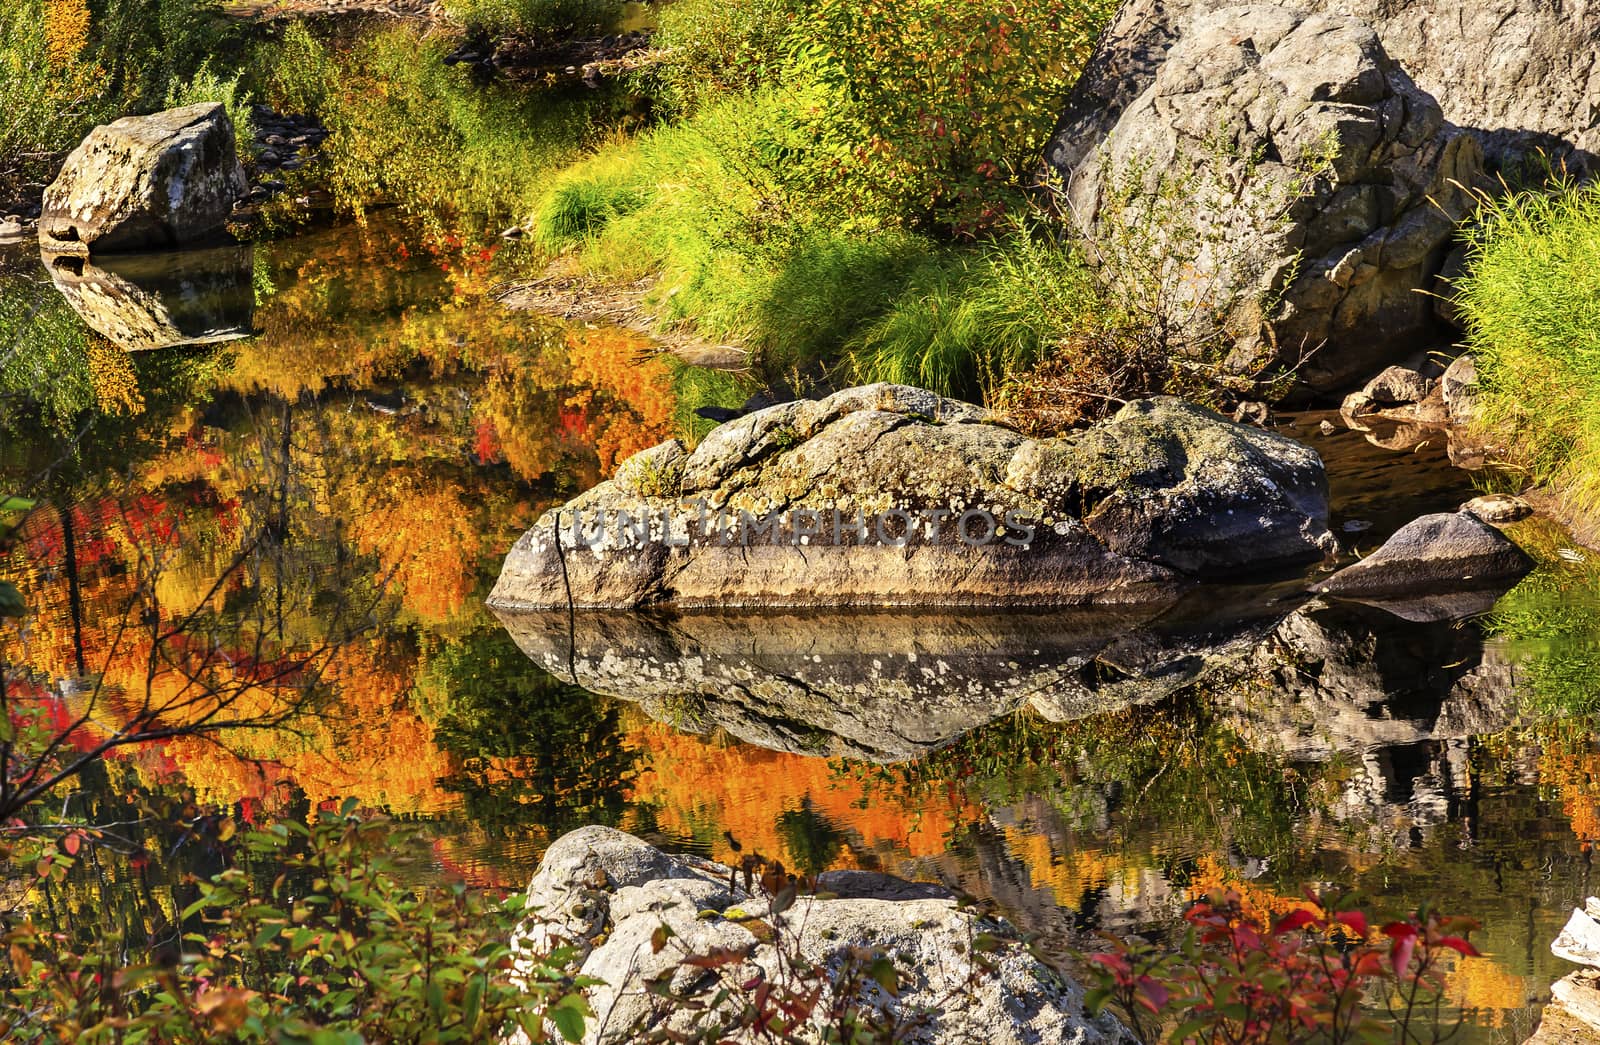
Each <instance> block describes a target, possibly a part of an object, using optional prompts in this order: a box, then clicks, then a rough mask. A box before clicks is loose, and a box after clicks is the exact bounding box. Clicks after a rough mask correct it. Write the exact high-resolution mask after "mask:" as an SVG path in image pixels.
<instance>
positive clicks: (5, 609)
mask: <svg viewBox="0 0 1600 1045" xmlns="http://www.w3.org/2000/svg"><path fill="white" fill-rule="evenodd" d="M27 612H28V605H27V603H25V602H24V601H23V600H22V593H21V592H20V591H18V590H17V587H16V585H14V584H12V583H11V582H10V581H0V617H20V616H22V615H23V614H25V613H27Z"/></svg>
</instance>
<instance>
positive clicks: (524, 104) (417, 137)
mask: <svg viewBox="0 0 1600 1045" xmlns="http://www.w3.org/2000/svg"><path fill="white" fill-rule="evenodd" d="M450 46H451V45H450V43H449V42H448V41H445V40H441V39H437V38H434V37H429V36H424V35H422V34H421V33H419V32H418V31H417V30H415V29H413V28H410V27H403V26H402V27H395V28H391V29H388V30H385V31H383V32H380V33H377V34H374V35H372V36H370V37H366V38H364V39H362V40H360V41H358V42H357V43H356V44H355V45H354V46H353V47H352V49H351V50H350V51H349V52H348V53H346V54H336V53H332V52H330V50H328V49H326V48H324V47H322V46H321V45H319V44H317V42H316V41H315V40H313V39H311V38H310V37H309V36H308V35H303V34H299V33H296V32H291V33H290V34H288V35H287V36H286V37H285V39H284V44H283V48H282V50H281V51H280V52H279V53H278V55H277V56H276V59H275V60H274V61H273V62H271V63H270V66H269V68H268V69H267V71H266V73H265V74H264V77H263V79H264V80H265V83H266V86H265V88H264V90H263V93H264V94H265V95H266V97H267V98H268V99H269V100H270V101H271V102H272V103H273V104H274V105H276V106H278V107H279V108H286V109H290V110H295V109H299V110H302V111H312V112H315V113H316V114H317V115H318V116H319V117H320V118H321V119H322V121H323V123H324V124H325V125H326V126H327V127H328V129H329V130H330V131H331V132H332V134H331V136H330V137H329V139H328V141H327V142H326V143H325V145H324V146H323V149H322V163H321V164H320V165H319V170H318V171H317V172H315V177H317V178H319V179H321V180H323V181H325V183H326V184H327V186H328V188H329V189H330V191H331V192H332V193H333V196H334V200H335V203H336V204H337V205H338V206H339V207H340V208H341V209H343V210H345V211H348V212H352V213H357V214H359V213H361V212H363V211H364V210H366V209H367V208H368V207H371V206H374V205H377V204H380V203H396V204H398V205H400V206H401V207H403V208H405V209H407V210H409V211H411V212H412V213H414V214H416V215H418V216H421V217H423V218H425V219H428V220H432V221H442V220H443V219H444V218H446V217H450V218H452V219H460V218H464V217H470V218H473V219H481V220H483V221H484V222H486V223H498V222H503V221H506V220H521V219H522V218H523V217H524V216H525V215H526V214H527V212H528V211H529V210H531V209H532V207H533V205H534V203H535V201H537V200H538V199H539V198H540V197H541V196H542V195H543V193H544V190H545V189H546V188H547V186H548V181H549V177H550V174H551V172H552V171H553V170H555V169H557V168H558V167H560V166H561V165H562V164H564V163H568V162H571V161H572V160H574V159H576V158H577V157H578V156H579V155H580V152H581V148H582V145H583V143H584V142H585V140H586V139H587V138H588V137H589V136H590V135H591V134H592V132H593V131H594V129H595V128H596V127H597V126H598V125H599V122H600V120H601V118H602V117H603V116H604V114H605V112H606V106H607V105H608V104H609V101H610V96H609V95H608V94H606V93H605V92H594V91H589V90H586V89H583V88H576V89H573V90H572V91H570V92H568V93H565V94H563V93H560V92H554V91H550V92H543V93H541V94H538V95H530V94H528V93H526V92H521V91H518V90H516V89H514V88H509V87H505V86H498V85H497V86H488V87H481V86H477V85H474V84H473V83H471V82H470V81H469V80H467V79H466V78H465V77H464V76H462V75H461V74H460V73H459V72H458V71H457V70H454V69H451V68H449V67H447V66H445V65H444V64H443V62H442V59H443V57H444V55H445V53H446V52H447V51H448V50H449V49H450ZM306 176H308V177H309V176H312V175H310V174H307V175H306Z"/></svg>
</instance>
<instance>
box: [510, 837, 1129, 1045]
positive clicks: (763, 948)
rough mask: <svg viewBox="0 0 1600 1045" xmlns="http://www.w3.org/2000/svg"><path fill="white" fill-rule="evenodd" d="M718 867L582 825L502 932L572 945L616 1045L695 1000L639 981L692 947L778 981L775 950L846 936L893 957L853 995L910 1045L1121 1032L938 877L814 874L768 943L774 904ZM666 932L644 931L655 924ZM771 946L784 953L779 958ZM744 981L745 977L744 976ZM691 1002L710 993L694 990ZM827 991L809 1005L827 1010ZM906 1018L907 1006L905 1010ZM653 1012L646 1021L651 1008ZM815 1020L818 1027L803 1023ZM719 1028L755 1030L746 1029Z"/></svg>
mask: <svg viewBox="0 0 1600 1045" xmlns="http://www.w3.org/2000/svg"><path fill="white" fill-rule="evenodd" d="M741 883H742V879H741V877H740V876H739V875H736V874H735V873H734V871H733V869H732V868H728V867H725V866H723V865H721V864H715V863H712V862H710V861H708V860H703V859H699V858H696V857H677V856H669V855H667V854H665V853H663V852H661V851H660V850H658V849H656V848H655V847H653V846H651V845H649V844H647V843H645V842H643V841H641V840H639V839H637V838H634V837H632V836H631V835H627V834H624V833H623V832H621V831H616V830H613V829H611V828H606V827H584V828H580V829H578V830H576V831H573V832H571V833H569V834H566V835H563V836H562V837H561V838H558V839H557V840H556V841H555V842H554V843H553V844H552V845H551V846H550V849H549V851H548V852H547V853H546V854H545V857H544V860H543V861H542V862H541V863H540V865H539V869H538V871H537V872H536V873H535V874H534V876H533V880H532V881H531V882H530V883H529V885H528V893H527V897H528V907H529V909H530V910H534V911H537V912H538V915H537V917H536V918H535V919H533V920H531V921H530V922H529V923H528V924H527V925H526V926H524V928H523V929H522V931H521V932H519V934H518V936H517V939H516V941H515V945H516V947H517V948H518V950H519V951H520V952H521V953H522V955H523V956H524V958H527V957H531V956H533V955H538V954H541V953H545V952H548V950H549V949H550V948H551V947H552V946H554V945H555V944H557V943H560V942H566V941H571V942H572V943H574V944H576V946H577V950H578V953H579V956H580V958H581V961H582V967H581V970H580V975H582V976H590V977H595V978H597V979H599V980H601V981H602V984H601V985H600V986H596V987H591V988H589V989H588V990H587V991H586V994H587V995H588V998H589V1003H590V1005H591V1006H592V1008H593V1009H594V1013H595V1019H594V1020H591V1021H590V1023H589V1032H588V1035H587V1036H586V1037H585V1038H584V1041H585V1042H586V1043H588V1045H621V1043H623V1042H627V1041H632V1040H634V1039H635V1036H636V1034H637V1033H638V1031H639V1029H640V1028H641V1027H642V1026H643V1025H644V1024H645V1023H646V1022H647V1021H652V1020H659V1021H662V1022H664V1023H665V1025H666V1026H668V1027H669V1028H671V1029H673V1030H677V1031H680V1032H681V1031H684V1030H686V1029H687V1028H688V1027H689V1026H691V1025H692V1024H691V1021H692V1020H693V1019H694V1018H695V1016H694V1014H693V1013H691V1012H689V1011H686V1010H685V1009H684V1008H682V1007H678V1009H677V1011H675V1012H672V1013H671V1014H670V1015H669V1014H666V1013H662V1012H658V1010H657V1005H656V999H655V997H654V995H652V994H651V993H649V992H647V991H646V990H645V989H644V985H645V983H646V982H647V981H649V980H651V979H653V978H655V977H657V976H663V975H664V976H665V977H667V978H669V979H670V980H671V982H672V983H673V985H674V987H676V988H677V989H679V990H683V989H685V988H687V987H688V986H689V985H690V984H691V983H692V982H693V980H692V979H690V978H689V976H690V975H692V976H693V977H695V978H698V977H703V976H705V975H706V973H705V971H704V969H694V968H689V967H685V966H683V965H682V964H681V963H682V960H683V958H684V957H686V956H687V955H690V954H699V955H704V954H708V953H710V952H711V951H712V950H713V949H717V948H722V949H726V950H727V951H731V952H737V953H738V955H740V957H738V958H736V959H735V963H734V965H733V966H732V967H731V968H730V975H732V976H734V977H736V979H737V980H738V981H740V982H745V981H748V980H750V979H752V978H754V977H756V976H758V975H759V976H760V977H762V978H765V979H769V980H779V981H781V980H783V979H784V977H785V976H787V975H789V973H786V972H785V971H784V968H783V964H780V963H784V964H786V959H787V957H788V956H790V955H792V954H794V953H796V952H798V953H799V954H800V955H801V956H803V958H804V959H805V960H806V961H808V962H812V963H817V964H820V965H822V966H824V967H826V968H828V969H830V970H837V969H838V968H839V966H840V965H841V963H843V962H844V961H846V960H848V959H849V957H850V956H851V952H852V949H854V948H866V949H869V950H870V951H871V952H872V953H873V954H875V955H881V956H883V957H886V958H888V959H889V960H890V961H892V962H893V963H894V965H895V967H896V970H897V972H898V973H899V991H898V994H896V995H890V994H889V993H887V992H885V991H882V990H879V989H876V988H875V987H871V988H868V989H866V990H864V991H863V993H862V995H861V996H860V997H859V998H858V999H857V1002H858V1003H859V1004H861V1005H863V1006H866V1007H869V1008H873V1009H876V1010H878V1011H880V1012H883V1013H885V1014H887V1015H889V1016H890V1017H891V1018H896V1017H899V1018H904V1019H906V1020H908V1021H912V1020H915V1021H916V1022H917V1023H918V1024H919V1025H918V1026H917V1027H916V1029H915V1030H913V1031H912V1032H911V1036H910V1037H908V1038H907V1039H906V1040H907V1041H908V1042H915V1043H919V1045H946V1043H948V1045H956V1043H966V1042H976V1041H982V1042H988V1043H992V1045H1032V1043H1037V1042H1061V1043H1063V1045H1068V1043H1070V1045H1101V1043H1120V1042H1123V1041H1127V1040H1129V1039H1128V1038H1127V1037H1126V1036H1125V1034H1126V1032H1125V1031H1124V1030H1123V1029H1122V1028H1121V1026H1120V1025H1119V1024H1118V1023H1117V1022H1116V1020H1115V1019H1113V1018H1111V1017H1110V1016H1102V1017H1100V1018H1097V1019H1090V1018H1089V1017H1088V1016H1086V1015H1084V1007H1083V1001H1084V999H1083V990H1082V989H1081V988H1080V987H1079V986H1078V985H1077V984H1076V983H1074V982H1072V981H1071V980H1069V979H1066V978H1065V977H1063V976H1062V975H1061V974H1059V973H1057V972H1055V971H1054V970H1052V969H1050V968H1049V967H1047V966H1045V965H1044V964H1043V963H1041V962H1040V961H1039V960H1038V959H1037V958H1035V957H1034V956H1033V955H1032V954H1031V953H1030V951H1029V949H1028V947H1027V946H1026V944H1024V943H1023V942H1022V940H1021V939H1020V938H1019V937H1018V935H1017V933H1016V932H1015V930H1013V929H1012V928H1011V927H1010V926H1009V925H1007V924H1005V923H1003V922H999V921H996V920H994V919H991V918H988V917H985V916H983V915H981V914H979V913H977V912H975V911H974V910H972V909H970V908H966V907H963V906H961V905H960V904H958V903H957V902H956V901H955V900H954V899H953V898H952V897H951V896H950V894H949V893H948V892H945V891H944V890H942V889H940V888H939V887H937V886H919V885H916V884H913V883H907V882H902V881H900V880H898V879H893V878H890V877H889V876H887V875H877V874H866V873H863V872H859V871H845V872H826V873H824V874H822V875H819V876H818V878H817V882H816V887H817V891H818V892H819V893H822V894H824V895H827V896H828V898H822V897H820V896H816V895H800V896H798V897H796V898H795V900H794V903H793V906H791V907H789V908H787V910H784V911H782V913H781V922H782V929H781V932H782V937H781V947H780V946H778V945H776V944H775V943H774V939H775V937H774V932H773V929H772V924H773V918H774V917H775V916H774V914H773V913H772V907H773V904H772V902H771V899H770V898H769V896H768V894H767V893H766V891H765V890H764V889H762V888H761V887H760V886H759V885H756V884H753V883H752V884H750V885H748V886H742V884H741ZM662 925H666V926H667V927H669V929H670V930H671V932H672V937H671V939H670V940H669V942H668V944H667V945H666V946H664V947H657V946H654V945H653V944H652V937H653V936H655V934H656V933H657V930H658V929H659V927H660V926H662ZM978 933H988V934H991V936H992V937H993V938H994V941H995V944H994V949H993V950H991V951H990V952H989V953H988V955H987V958H988V961H989V962H990V966H991V969H992V971H991V972H984V971H983V970H982V969H981V968H979V967H977V965H976V962H975V960H974V955H973V953H972V952H973V948H972V946H971V944H972V940H973V938H974V936H975V935H976V934H978ZM780 955H781V956H782V957H780ZM752 989H753V988H752ZM704 1000H706V1001H708V1002H709V1001H711V994H710V993H709V992H708V993H707V994H706V995H705V996H704ZM827 1007H828V1006H827V1002H826V1001H825V1002H824V1004H823V1005H821V1006H819V1013H820V1012H825V1011H826V1010H827ZM919 1017H920V1018H919ZM651 1025H652V1026H660V1025H661V1024H660V1023H659V1022H652V1024H651ZM811 1029H812V1031H813V1032H814V1031H815V1030H816V1029H817V1028H816V1027H815V1026H813V1028H811ZM733 1040H737V1041H745V1040H752V1041H753V1040H755V1039H754V1038H749V1039H746V1038H744V1037H740V1038H736V1039H733Z"/></svg>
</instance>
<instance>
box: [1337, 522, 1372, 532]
mask: <svg viewBox="0 0 1600 1045" xmlns="http://www.w3.org/2000/svg"><path fill="white" fill-rule="evenodd" d="M1339 528H1340V529H1341V530H1343V531H1344V532H1345V533H1365V532H1366V531H1368V530H1370V529H1372V523H1370V522H1368V521H1367V520H1365V519H1351V520H1350V521H1349V522H1347V523H1345V524H1344V525H1343V526H1341V527H1339Z"/></svg>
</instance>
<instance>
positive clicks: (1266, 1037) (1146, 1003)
mask: <svg viewBox="0 0 1600 1045" xmlns="http://www.w3.org/2000/svg"><path fill="white" fill-rule="evenodd" d="M1307 895H1308V897H1309V898H1310V899H1311V902H1312V905H1313V907H1312V908H1311V909H1300V910H1296V911H1293V912H1291V913H1289V914H1287V915H1285V916H1284V917H1282V918H1280V919H1278V920H1277V921H1276V922H1273V923H1271V924H1267V923H1265V922H1263V920H1262V919H1261V918H1260V917H1259V916H1257V915H1256V914H1254V913H1253V912H1251V911H1250V910H1248V909H1247V908H1246V907H1245V906H1244V905H1243V903H1242V902H1241V900H1240V897H1239V894H1238V893H1236V892H1233V891H1232V890H1229V891H1228V892H1226V893H1220V894H1215V895H1213V896H1212V897H1211V898H1210V899H1209V900H1205V901H1201V902H1198V903H1196V904H1194V905H1193V906H1192V907H1190V909H1189V910H1188V912H1187V913H1186V914H1185V915H1184V917H1185V918H1186V919H1187V921H1188V923H1189V925H1188V929H1187V930H1186V932H1185V933H1184V936H1183V939H1182V941H1181V943H1180V944H1179V946H1178V947H1177V949H1176V950H1175V951H1174V950H1172V949H1170V948H1157V947H1154V946H1153V945H1151V944H1149V943H1146V942H1144V941H1138V940H1135V941H1131V942H1130V941H1124V940H1117V939H1112V949H1111V950H1110V951H1108V952H1106V953H1103V954H1095V955H1092V956H1090V957H1089V959H1088V961H1089V965H1090V969H1091V972H1092V975H1093V978H1094V979H1095V980H1097V981H1098V983H1097V984H1096V986H1095V987H1094V988H1093V989H1092V990H1090V991H1089V992H1088V995H1087V998H1086V1002H1087V1004H1088V1006H1089V1008H1090V1010H1091V1011H1092V1012H1095V1013H1098V1012H1099V1011H1100V1010H1101V1009H1102V1008H1104V1007H1105V1006H1106V1005H1107V1004H1108V1003H1111V1002H1115V1003H1116V1004H1117V1005H1118V1006H1119V1007H1120V1009H1121V1010H1122V1015H1123V1016H1124V1018H1125V1019H1126V1020H1127V1022H1128V1024H1129V1026H1130V1027H1131V1028H1132V1029H1133V1031H1134V1033H1135V1034H1136V1035H1137V1036H1138V1037H1139V1039H1140V1040H1141V1041H1143V1042H1146V1043H1154V1042H1169V1043H1173V1045H1178V1043H1184V1045H1188V1043H1194V1045H1268V1043H1298V1042H1317V1043H1329V1045H1344V1043H1354V1042H1361V1043H1375V1042H1394V1043H1398V1045H1419V1043H1437V1042H1442V1041H1446V1040H1448V1039H1449V1038H1451V1037H1452V1036H1454V1035H1455V1033H1456V1032H1457V1031H1458V1030H1459V1029H1460V1021H1459V1019H1455V1020H1449V1021H1448V1025H1446V1014H1445V1013H1444V1012H1443V1011H1442V1010H1443V1009H1444V1007H1445V997H1444V973H1445V971H1447V959H1446V957H1445V956H1446V953H1447V952H1452V953H1454V954H1455V955H1458V956H1476V955H1477V953H1478V951H1477V949H1476V948H1475V947H1473V946H1472V944H1471V943H1469V942H1468V940H1467V936H1468V935H1469V934H1470V933H1471V931H1472V930H1473V929H1476V928H1477V923H1476V922H1473V921H1471V920H1469V919H1465V918H1451V917H1446V916H1443V915H1439V914H1435V913H1433V912H1430V911H1428V910H1427V909H1426V908H1424V909H1423V910H1421V911H1418V912H1417V913H1416V914H1414V915H1411V916H1409V917H1407V918H1404V919H1401V920H1398V921H1393V922H1389V923H1387V924H1385V925H1383V926H1381V927H1377V928H1374V927H1372V926H1370V925H1369V924H1368V921H1367V917H1366V915H1365V914H1363V913H1362V912H1361V911H1359V910H1355V909H1353V908H1348V907H1346V908H1345V909H1343V910H1341V909H1340V908H1341V907H1345V904H1344V903H1343V902H1342V901H1341V900H1335V899H1330V898H1325V897H1319V896H1316V895H1315V894H1311V893H1308V894H1307Z"/></svg>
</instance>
